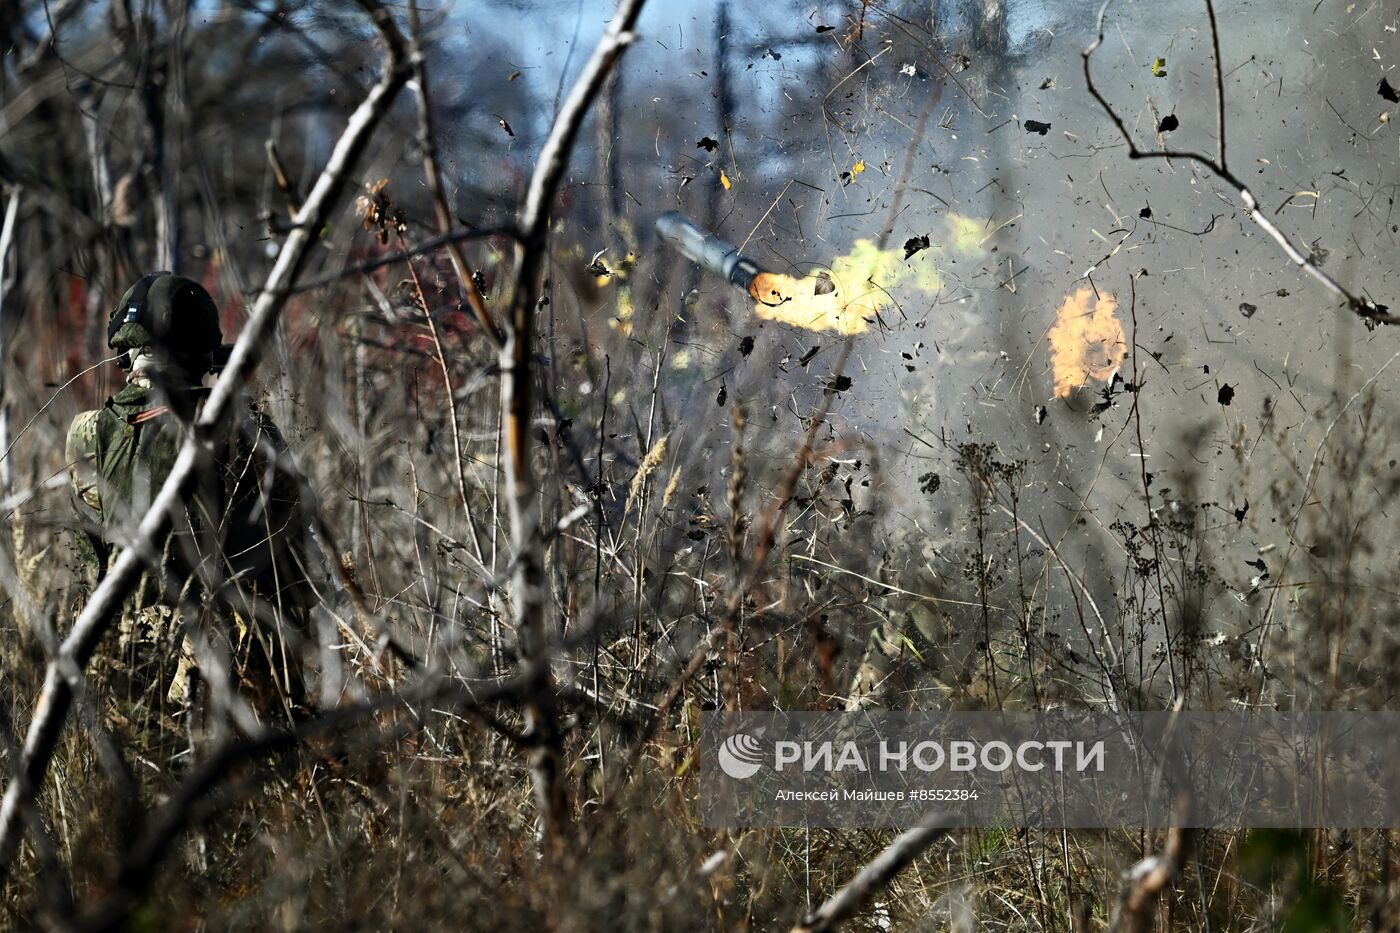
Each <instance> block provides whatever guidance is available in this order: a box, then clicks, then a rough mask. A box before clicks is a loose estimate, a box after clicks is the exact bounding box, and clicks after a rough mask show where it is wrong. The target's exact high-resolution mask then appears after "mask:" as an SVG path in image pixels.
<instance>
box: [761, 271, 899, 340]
mask: <svg viewBox="0 0 1400 933" xmlns="http://www.w3.org/2000/svg"><path fill="white" fill-rule="evenodd" d="M867 287H869V286H868V285H867ZM749 294H750V295H752V296H753V299H754V301H756V302H758V306H757V307H756V308H755V309H754V310H755V311H756V312H757V314H758V316H759V317H761V318H767V319H768V320H770V321H781V322H783V323H784V324H792V325H794V326H796V327H804V328H806V329H807V330H829V331H835V332H836V333H838V334H859V333H864V331H865V330H866V329H867V328H868V327H869V324H868V323H867V322H866V320H865V319H866V318H868V317H874V316H875V312H876V310H877V308H878V301H877V299H878V298H879V297H880V292H879V291H878V290H875V289H873V288H872V289H871V290H870V291H867V292H865V293H864V294H862V295H857V296H855V297H853V298H848V297H846V296H845V295H843V294H842V289H841V288H839V287H837V286H836V285H835V283H834V282H833V281H832V280H831V279H830V278H821V277H818V276H807V277H806V278H802V279H799V278H795V277H793V276H791V275H782V274H781V273H777V272H760V273H759V274H758V275H756V276H754V280H753V283H752V284H751V285H749Z"/></svg>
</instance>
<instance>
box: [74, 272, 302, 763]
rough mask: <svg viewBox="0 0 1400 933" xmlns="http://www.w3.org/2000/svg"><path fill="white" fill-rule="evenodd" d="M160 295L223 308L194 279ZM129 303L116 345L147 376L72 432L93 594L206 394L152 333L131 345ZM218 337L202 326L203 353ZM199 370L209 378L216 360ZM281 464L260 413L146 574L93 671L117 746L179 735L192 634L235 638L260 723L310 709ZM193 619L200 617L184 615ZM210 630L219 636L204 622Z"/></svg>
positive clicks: (288, 484)
mask: <svg viewBox="0 0 1400 933" xmlns="http://www.w3.org/2000/svg"><path fill="white" fill-rule="evenodd" d="M156 285H157V286H158V287H159V289H158V288H151V289H150V293H151V294H150V296H147V297H148V300H155V301H158V302H162V303H164V304H165V305H173V306H174V307H175V308H176V309H177V311H178V310H179V309H180V308H181V307H185V310H186V311H188V306H189V305H190V304H191V302H192V301H193V300H194V299H200V300H199V302H198V304H197V305H195V313H197V314H203V315H207V314H208V313H209V312H210V310H211V309H212V308H213V303H212V300H210V299H209V298H208V295H207V293H205V292H204V290H203V289H202V288H199V286H198V285H195V284H194V283H192V282H190V281H189V280H187V279H180V278H179V277H177V276H169V275H167V276H164V278H163V279H160V280H157V282H156ZM133 290H134V289H133ZM131 294H132V293H131V292H128V294H127V296H126V297H124V298H123V304H122V305H119V306H118V309H117V311H116V312H114V329H113V330H112V331H109V334H113V333H115V334H116V335H117V336H115V337H114V338H113V341H112V342H113V344H114V348H115V349H118V350H126V351H128V352H129V353H135V354H137V362H138V364H139V363H148V364H149V365H148V366H145V367H143V366H141V365H137V366H133V368H132V372H131V375H130V376H129V380H128V383H127V385H126V386H125V387H124V388H123V389H122V390H121V391H119V392H118V393H117V394H116V395H114V396H112V397H111V398H109V399H107V401H106V403H105V404H104V405H103V406H102V407H101V408H99V409H95V410H93V411H85V412H82V413H81V414H79V415H78V416H77V417H76V418H74V419H73V422H72V425H71V426H70V428H69V431H68V443H67V460H68V463H69V465H70V467H69V469H70V477H71V481H72V487H73V493H74V498H75V506H76V508H77V511H78V513H79V516H80V517H81V518H82V519H83V520H84V522H83V527H82V530H81V533H80V534H79V548H80V551H81V552H82V554H83V556H84V557H85V558H86V560H87V563H88V565H89V567H90V569H91V571H92V579H93V581H94V582H95V581H96V580H97V579H100V577H101V576H102V574H103V573H104V572H105V571H106V568H107V567H108V566H110V563H111V561H112V560H113V559H114V557H115V556H116V554H117V553H118V551H119V549H120V548H119V545H118V544H117V543H115V542H116V541H118V540H120V535H121V534H124V533H129V531H130V530H133V529H134V528H135V527H136V524H137V523H138V522H139V521H140V519H141V517H142V516H143V515H144V514H145V511H146V506H147V505H148V504H149V502H150V501H151V500H152V499H153V498H154V497H155V495H156V494H157V493H158V492H159V490H160V488H161V486H162V485H163V484H164V482H165V480H166V478H167V477H168V476H169V475H170V470H171V467H172V466H173V465H174V462H175V458H176V456H177V455H178V453H179V450H180V447H181V445H182V443H183V441H184V438H185V435H186V431H187V430H188V424H189V422H190V421H191V420H192V419H193V417H195V415H196V414H197V413H198V410H199V407H200V405H202V403H203V399H204V396H205V394H206V393H207V389H205V388H204V387H202V386H200V385H199V384H198V382H199V379H200V377H201V375H202V373H201V372H200V366H199V365H196V364H194V363H193V362H192V361H191V359H189V358H185V359H178V358H177V359H175V360H174V365H171V364H170V361H171V359H172V357H171V356H170V355H169V354H166V355H165V359H164V365H159V364H157V363H154V362H151V360H153V359H154V357H150V358H148V356H147V354H148V352H149V347H150V345H151V344H153V343H154V342H156V339H157V338H156V337H155V336H154V335H151V334H150V333H149V332H146V333H142V332H140V331H138V332H137V334H136V335H135V337H132V335H131V333H130V332H131V330H132V328H131V327H130V326H129V325H123V326H125V327H126V332H125V336H122V334H123V333H124V332H123V329H122V327H118V326H116V324H117V323H118V322H117V320H116V319H117V316H118V315H120V314H122V313H123V306H124V305H126V304H128V303H129V300H130V298H131ZM172 295H177V296H180V297H179V300H178V301H177V300H174V299H172ZM151 296H154V297H153V298H152V297H151ZM204 302H207V306H206V305H205V304H204ZM212 333H215V334H217V318H214V330H213V332H212ZM179 336H182V335H180V334H178V333H176V334H175V335H174V336H173V337H167V338H166V339H171V340H173V339H174V337H179ZM183 336H188V335H187V334H186V335H183ZM209 338H210V331H209V330H208V328H207V327H205V328H204V332H203V334H202V335H201V336H200V337H199V340H198V341H196V343H199V344H201V345H202V344H207V343H208V342H209ZM215 343H216V345H217V339H216V341H215ZM156 355H157V356H158V355H160V354H156ZM200 365H202V366H204V367H205V368H206V369H207V365H208V364H207V357H206V358H205V362H204V363H203V364H200ZM285 453H286V448H285V445H284V444H283V443H282V439H281V436H280V435H279V434H278V432H277V429H276V427H275V426H274V425H273V424H272V422H271V420H270V419H269V418H268V417H267V416H265V415H264V414H262V413H261V412H260V411H258V410H257V409H255V408H251V407H250V408H249V409H247V410H246V411H245V412H244V413H243V416H242V419H241V423H239V424H238V425H237V427H236V429H235V430H232V431H230V435H229V439H228V442H227V444H226V445H223V446H222V449H220V450H218V451H216V453H215V457H214V462H213V463H211V464H209V465H208V467H206V468H205V469H202V470H201V471H200V473H199V479H198V480H197V483H196V486H195V488H194V490H193V492H192V494H191V495H190V496H189V497H188V498H187V499H186V500H185V504H184V509H183V510H182V514H181V515H180V516H178V517H177V519H176V520H175V521H174V523H173V525H172V529H171V531H170V533H169V534H168V535H167V537H166V539H165V541H164V542H163V543H162V547H161V563H160V569H159V571H153V570H151V569H149V568H148V570H147V572H146V573H145V574H144V575H143V576H142V578H141V581H140V583H139V585H138V586H137V588H136V590H135V592H134V593H133V594H132V596H131V597H130V598H129V599H128V601H127V605H126V606H125V608H124V611H123V614H122V617H121V620H120V622H119V624H118V626H117V633H116V646H115V650H104V651H103V652H102V653H101V656H100V661H99V664H98V665H97V668H98V672H99V674H100V676H101V677H102V679H103V680H105V681H106V683H105V684H104V685H103V686H104V695H105V696H106V697H107V698H108V706H107V709H106V712H107V718H108V721H109V723H110V724H111V725H112V726H113V728H114V729H115V730H116V731H117V732H118V733H119V734H122V735H124V736H125V737H127V738H132V739H134V738H138V737H144V738H145V739H146V740H147V741H148V742H149V741H151V740H156V739H159V738H161V737H165V738H170V737H173V736H174V735H178V734H179V733H180V732H182V731H183V730H182V729H179V727H178V723H177V722H176V719H177V714H179V713H181V712H182V711H184V710H185V709H186V707H187V705H188V704H189V703H190V702H191V701H192V699H193V693H194V691H193V689H192V688H193V686H194V683H195V674H196V672H197V664H196V662H195V655H194V652H193V644H192V642H191V640H190V638H189V637H188V634H189V633H191V632H194V631H196V630H197V631H201V632H204V633H206V634H208V635H210V636H214V637H219V638H222V639H226V640H227V645H226V648H227V652H228V656H229V657H230V659H231V661H232V664H233V670H232V671H230V672H228V673H230V674H231V675H232V678H231V682H232V683H233V684H234V685H236V686H237V687H238V688H239V689H240V690H241V692H242V693H243V694H244V695H245V697H246V698H247V699H249V701H250V705H251V707H252V708H253V710H254V712H255V713H256V714H257V715H258V716H259V717H260V718H263V719H264V720H266V719H268V718H270V717H274V716H276V715H277V714H278V713H279V712H280V711H284V710H290V709H292V708H294V707H296V706H299V705H300V704H301V703H302V701H303V686H302V678H301V671H300V665H299V662H298V660H297V658H298V657H299V652H298V651H297V650H296V646H295V645H294V644H290V643H292V642H294V641H295V637H294V636H295V635H296V633H297V632H298V631H299V630H301V629H302V627H303V619H304V616H305V611H306V608H307V606H308V604H309V600H308V598H307V593H306V577H305V571H304V567H303V566H302V560H301V557H302V554H301V543H302V534H301V532H300V525H301V523H300V520H299V510H298V489H297V485H296V483H295V481H294V479H293V477H292V475H291V474H290V473H288V472H287V469H286V465H287V464H288V463H289V460H288V458H286V456H285ZM114 533H115V534H114ZM206 579H208V580H212V581H214V582H215V583H216V584H218V585H219V586H220V593H219V598H218V599H217V600H215V599H214V598H212V594H210V593H209V592H207V586H206V585H205V582H204V581H205V580H206ZM225 581H228V582H231V583H233V584H235V585H232V586H224V585H223V583H224V582H225ZM192 607H193V608H197V610H198V612H199V613H200V614H201V616H202V618H200V619H198V620H196V619H190V618H185V617H184V610H187V609H190V608H192ZM201 622H207V623H210V624H203V625H197V624H196V623H201ZM289 636H291V637H289Z"/></svg>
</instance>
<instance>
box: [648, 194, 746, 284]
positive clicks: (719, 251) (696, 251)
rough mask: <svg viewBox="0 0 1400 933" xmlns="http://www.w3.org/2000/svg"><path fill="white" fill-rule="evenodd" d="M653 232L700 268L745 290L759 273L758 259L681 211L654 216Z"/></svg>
mask: <svg viewBox="0 0 1400 933" xmlns="http://www.w3.org/2000/svg"><path fill="white" fill-rule="evenodd" d="M656 232H657V233H659V234H661V238H662V239H663V240H665V241H666V242H667V243H669V244H670V245H671V246H672V247H674V248H675V249H676V250H677V251H678V252H679V253H680V254H681V255H682V256H685V257H686V258H687V259H689V260H691V261H692V262H695V263H697V264H698V265H699V266H700V268H702V269H704V270H705V271H707V272H713V273H714V274H716V275H719V276H723V277H724V278H725V279H727V280H728V281H730V282H733V283H734V284H735V285H737V286H739V287H740V288H742V289H744V290H745V291H751V290H752V286H753V281H754V278H755V277H757V276H759V275H762V274H763V269H761V268H759V265H758V263H756V262H754V261H753V260H752V259H750V258H749V257H747V256H745V255H744V254H742V253H740V252H739V248H738V247H737V246H735V245H734V244H733V243H727V242H725V241H724V240H721V239H720V238H719V237H717V236H715V235H714V234H713V233H711V232H710V231H708V230H706V229H705V228H704V227H702V226H700V225H699V224H697V223H696V222H695V221H693V220H691V219H690V218H689V217H687V216H685V215H684V214H681V213H678V212H676V211H667V212H666V213H665V214H662V215H661V216H660V217H658V218H657V219H656Z"/></svg>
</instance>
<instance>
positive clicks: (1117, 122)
mask: <svg viewBox="0 0 1400 933" xmlns="http://www.w3.org/2000/svg"><path fill="white" fill-rule="evenodd" d="M1112 2H1113V0H1104V4H1103V6H1102V7H1100V8H1099V17H1098V35H1097V37H1096V38H1095V39H1094V41H1093V42H1092V43H1091V44H1090V45H1089V47H1088V48H1086V49H1085V50H1084V52H1083V58H1084V82H1085V84H1087V85H1088V88H1089V93H1090V94H1092V95H1094V100H1096V101H1098V102H1099V106H1100V107H1102V108H1103V110H1104V113H1106V114H1108V118H1109V119H1110V120H1112V121H1113V125H1114V126H1116V127H1117V128H1118V132H1119V133H1120V134H1121V135H1122V136H1123V139H1124V140H1125V141H1126V142H1127V144H1128V158H1130V159H1183V160H1186V161H1190V162H1195V163H1197V164H1199V165H1202V166H1204V167H1205V168H1206V169H1208V170H1209V171H1210V172H1211V173H1213V174H1214V175H1215V176H1216V177H1217V178H1219V179H1220V180H1221V181H1223V182H1225V183H1226V184H1228V185H1229V186H1230V187H1231V188H1234V189H1235V193H1236V194H1237V195H1239V199H1240V201H1241V202H1242V203H1243V205H1244V209H1245V213H1246V214H1247V215H1248V216H1249V219H1250V220H1252V221H1254V223H1255V224H1257V225H1258V226H1259V229H1261V230H1263V231H1264V232H1265V233H1267V234H1268V235H1269V236H1270V237H1271V238H1272V239H1273V240H1274V242H1276V243H1277V244H1278V245H1279V248H1281V249H1282V250H1283V252H1284V255H1286V256H1287V257H1288V259H1289V260H1290V261H1291V262H1292V263H1293V264H1294V265H1295V266H1297V267H1298V268H1299V269H1301V270H1303V271H1304V272H1306V273H1307V274H1308V275H1310V276H1312V277H1313V278H1314V279H1315V280H1317V282H1318V283H1319V284H1321V285H1322V287H1323V288H1325V289H1326V290H1327V291H1329V292H1331V293H1332V294H1333V295H1334V296H1336V297H1337V298H1338V299H1339V300H1341V301H1342V302H1343V303H1345V304H1346V306H1347V308H1348V309H1350V310H1351V311H1352V313H1354V314H1355V315H1356V316H1357V317H1359V318H1361V319H1362V320H1363V321H1365V322H1366V326H1368V327H1374V326H1376V325H1377V324H1400V315H1397V314H1391V313H1390V310H1389V308H1388V307H1387V306H1386V305H1382V304H1377V303H1376V302H1374V301H1372V300H1371V299H1370V298H1367V297H1365V296H1364V295H1357V294H1354V293H1353V292H1351V291H1350V290H1349V289H1348V288H1347V287H1346V286H1344V285H1342V284H1341V283H1340V282H1338V281H1337V280H1336V279H1334V278H1332V276H1330V275H1328V274H1327V272H1325V271H1324V270H1323V269H1322V267H1320V266H1319V265H1317V263H1315V262H1314V261H1313V260H1312V257H1311V256H1307V255H1304V254H1303V252H1302V251H1301V250H1299V249H1298V247H1297V246H1295V245H1294V244H1293V241H1292V240H1290V239H1289V238H1288V235H1287V234H1285V233H1284V232H1283V231H1282V230H1280V229H1279V228H1278V227H1275V226H1274V224H1273V222H1272V221H1270V220H1269V218H1268V217H1266V216H1265V213H1264V211H1263V210H1262V209H1261V208H1260V206H1259V202H1258V201H1257V200H1255V198H1254V193H1253V192H1251V191H1250V190H1249V188H1248V187H1247V186H1246V185H1245V183H1244V182H1242V181H1240V179H1239V178H1237V177H1236V176H1235V174H1234V173H1233V172H1231V171H1230V170H1229V168H1227V167H1226V165H1225V79H1224V75H1223V73H1222V72H1221V66H1220V37H1219V30H1218V29H1217V28H1216V22H1215V5H1214V2H1213V0H1206V9H1207V10H1208V12H1209V13H1210V29H1211V39H1212V42H1213V43H1214V48H1215V86H1216V94H1217V101H1216V103H1217V107H1218V109H1219V114H1218V116H1217V124H1218V132H1219V135H1220V140H1219V148H1218V153H1219V154H1218V156H1217V157H1216V158H1211V157H1210V156H1207V155H1203V154H1202V153H1199V152H1189V151H1183V150H1176V149H1153V150H1143V149H1139V148H1138V146H1137V143H1136V142H1134V141H1133V136H1132V134H1131V133H1129V132H1128V127H1127V124H1125V123H1124V122H1123V118H1122V117H1120V116H1119V115H1118V112H1117V111H1116V110H1114V109H1113V106H1112V105H1111V104H1110V103H1109V102H1108V100H1107V98H1105V97H1104V96H1103V93H1102V92H1101V91H1099V89H1098V87H1097V86H1096V85H1095V84H1094V78H1093V75H1092V74H1091V73H1090V70H1089V60H1090V59H1091V58H1092V57H1093V54H1094V53H1095V52H1096V51H1098V49H1099V46H1101V45H1103V40H1104V29H1103V24H1104V18H1105V16H1107V14H1108V7H1109V4H1110V3H1112Z"/></svg>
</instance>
